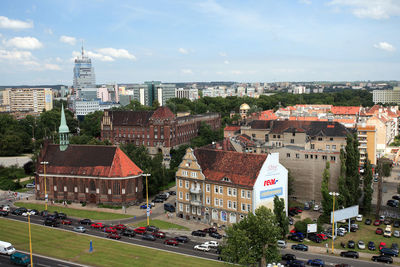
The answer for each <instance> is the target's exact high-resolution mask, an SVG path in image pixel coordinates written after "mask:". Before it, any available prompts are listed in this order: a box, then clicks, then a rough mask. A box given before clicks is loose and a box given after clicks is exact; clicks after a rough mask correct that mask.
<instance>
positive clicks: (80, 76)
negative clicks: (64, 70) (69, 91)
mask: <svg viewBox="0 0 400 267" xmlns="http://www.w3.org/2000/svg"><path fill="white" fill-rule="evenodd" d="M83 88H96V78H95V75H94V68H93V67H92V60H91V59H90V58H88V57H87V56H86V55H85V51H84V49H83V45H82V57H81V58H79V57H77V58H76V59H75V67H74V89H75V90H78V91H80V90H81V89H83Z"/></svg>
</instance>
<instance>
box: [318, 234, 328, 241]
mask: <svg viewBox="0 0 400 267" xmlns="http://www.w3.org/2000/svg"><path fill="white" fill-rule="evenodd" d="M317 236H318V237H319V238H321V239H322V240H327V239H328V236H327V235H326V234H323V233H320V234H317Z"/></svg>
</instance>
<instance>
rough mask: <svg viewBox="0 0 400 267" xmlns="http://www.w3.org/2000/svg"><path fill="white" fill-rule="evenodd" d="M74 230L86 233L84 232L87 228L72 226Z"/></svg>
mask: <svg viewBox="0 0 400 267" xmlns="http://www.w3.org/2000/svg"><path fill="white" fill-rule="evenodd" d="M72 230H73V231H75V232H78V233H84V232H86V228H85V227H83V226H77V227H74V228H72Z"/></svg>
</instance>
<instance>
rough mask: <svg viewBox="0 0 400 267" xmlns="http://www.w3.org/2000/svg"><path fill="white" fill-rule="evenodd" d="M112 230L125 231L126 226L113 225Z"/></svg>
mask: <svg viewBox="0 0 400 267" xmlns="http://www.w3.org/2000/svg"><path fill="white" fill-rule="evenodd" d="M114 228H115V229H117V230H125V229H126V226H125V225H124V224H117V225H114Z"/></svg>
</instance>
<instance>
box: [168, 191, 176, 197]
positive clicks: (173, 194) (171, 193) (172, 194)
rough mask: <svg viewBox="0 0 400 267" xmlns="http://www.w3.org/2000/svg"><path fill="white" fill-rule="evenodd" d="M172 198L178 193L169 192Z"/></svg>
mask: <svg viewBox="0 0 400 267" xmlns="http://www.w3.org/2000/svg"><path fill="white" fill-rule="evenodd" d="M168 193H169V194H170V195H171V196H176V191H169V192H168Z"/></svg>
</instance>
